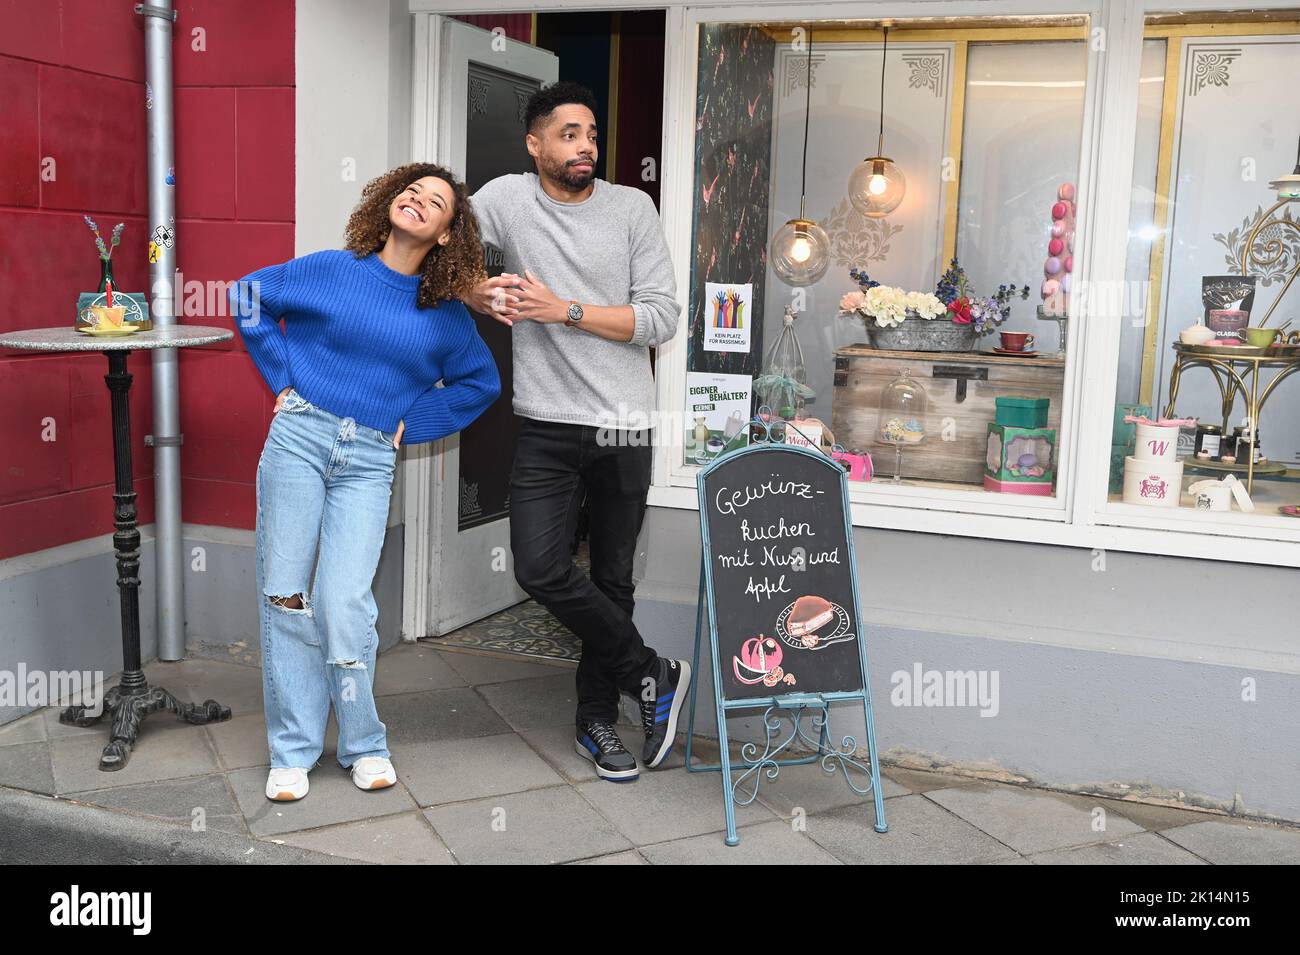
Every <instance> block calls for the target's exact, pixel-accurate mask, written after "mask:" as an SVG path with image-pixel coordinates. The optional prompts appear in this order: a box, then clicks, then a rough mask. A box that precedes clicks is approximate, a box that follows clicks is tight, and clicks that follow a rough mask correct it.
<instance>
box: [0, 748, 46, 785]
mask: <svg viewBox="0 0 1300 955" xmlns="http://www.w3.org/2000/svg"><path fill="white" fill-rule="evenodd" d="M0 786H11V787H13V788H14V789H26V790H28V791H29V792H34V793H53V792H54V768H53V766H52V765H51V763H50V743H49V741H48V740H44V739H41V740H36V741H34V742H30V743H11V744H10V745H8V746H5V747H4V748H3V749H0Z"/></svg>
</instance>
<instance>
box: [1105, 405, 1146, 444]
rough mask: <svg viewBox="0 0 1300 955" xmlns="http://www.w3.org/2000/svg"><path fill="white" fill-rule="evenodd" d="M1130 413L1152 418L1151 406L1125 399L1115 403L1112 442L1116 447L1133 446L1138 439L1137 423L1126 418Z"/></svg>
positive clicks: (1139, 416)
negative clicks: (1131, 422)
mask: <svg viewBox="0 0 1300 955" xmlns="http://www.w3.org/2000/svg"><path fill="white" fill-rule="evenodd" d="M1129 415H1132V416H1133V417H1134V418H1150V417H1151V406H1150V405H1144V404H1135V403H1132V402H1123V401H1117V402H1116V403H1115V423H1114V425H1113V426H1112V428H1111V433H1110V443H1111V444H1112V445H1114V446H1116V447H1125V448H1131V447H1133V443H1134V442H1135V441H1136V440H1137V425H1135V424H1130V423H1129V422H1127V421H1125V420H1124V419H1125V418H1126V417H1128V416H1129Z"/></svg>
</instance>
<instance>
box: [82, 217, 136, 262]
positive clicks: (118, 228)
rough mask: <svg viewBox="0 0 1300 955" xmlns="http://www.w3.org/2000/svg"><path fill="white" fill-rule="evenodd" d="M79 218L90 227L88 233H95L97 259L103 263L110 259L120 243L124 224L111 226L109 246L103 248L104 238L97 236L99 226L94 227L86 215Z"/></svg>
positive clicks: (93, 222)
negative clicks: (97, 251) (111, 232)
mask: <svg viewBox="0 0 1300 955" xmlns="http://www.w3.org/2000/svg"><path fill="white" fill-rule="evenodd" d="M81 218H82V219H84V220H85V222H86V225H88V226H90V231H91V232H93V233H95V248H96V249H98V250H99V257H100V258H101V259H104V260H105V261H107V260H109V259H111V258H112V257H113V250H114V249H116V248H117V246H118V244H119V243H120V242H121V241H122V229H123V227H124V226H125V225H126V223H125V222H119V223H118V224H117V225H115V226H113V234H112V235H111V236H110V237H109V244H108V245H107V246H105V245H104V238H103V236H101V235H100V234H99V226H97V225H95V220H94V219H92V218H91V217H90V216H88V215H83V216H82V217H81Z"/></svg>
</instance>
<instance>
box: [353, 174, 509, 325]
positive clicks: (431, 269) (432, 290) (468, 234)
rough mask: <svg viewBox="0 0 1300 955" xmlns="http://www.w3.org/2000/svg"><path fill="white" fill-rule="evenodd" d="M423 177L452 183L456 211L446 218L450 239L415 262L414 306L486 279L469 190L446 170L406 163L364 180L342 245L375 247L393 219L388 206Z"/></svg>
mask: <svg viewBox="0 0 1300 955" xmlns="http://www.w3.org/2000/svg"><path fill="white" fill-rule="evenodd" d="M425 176H436V177H437V178H439V179H441V180H443V181H444V182H446V183H447V185H449V186H451V191H452V194H453V195H454V196H455V197H456V211H455V214H454V215H453V216H452V219H451V238H450V239H449V240H448V242H447V244H446V245H436V244H435V245H434V247H433V248H432V249H430V250H429V254H428V255H426V256H425V257H424V261H423V262H421V263H420V290H419V292H417V293H416V299H415V302H416V306H417V307H419V308H437V307H438V303H439V302H440V301H441V300H442V299H448V298H450V299H456V298H460V297H461V296H462V295H467V294H469V291H470V289H472V288H473V287H474V286H475V285H477V284H479V283H480V282H482V281H484V280H485V279H486V278H487V271H486V270H485V269H484V268H483V242H482V239H481V238H480V237H479V229H478V219H477V218H476V217H475V215H474V210H473V209H471V208H470V203H469V192H468V190H466V188H465V184H464V183H462V182H459V181H458V180H457V179H456V177H455V176H454V175H453V174H452V173H451V171H450V170H447V169H444V168H443V167H442V166H438V165H435V164H433V163H427V162H413V163H407V164H406V165H404V166H398V167H397V168H396V169H392V170H389V171H388V172H386V173H384V174H383V175H382V176H377V177H375V178H374V179H372V180H370V181H369V182H368V183H366V187H365V188H364V189H363V190H361V201H360V202H358V203H357V207H356V208H355V209H353V210H352V215H351V216H350V217H349V218H348V226H347V229H346V230H345V232H344V248H346V249H348V250H349V251H351V252H352V253H353V254H355V255H356V257H357V258H362V257H363V256H367V255H370V254H371V253H372V252H378V251H379V250H380V249H382V248H383V247H384V243H385V242H386V241H387V240H388V234H389V233H390V232H391V231H392V228H393V226H392V223H391V222H389V220H388V208H389V206H391V205H392V203H393V200H394V199H395V198H397V195H398V194H399V193H400V192H401V191H402V190H403V189H405V188H406V187H407V186H409V185H410V184H411V183H413V182H415V181H416V180H417V179H423V178H424V177H425Z"/></svg>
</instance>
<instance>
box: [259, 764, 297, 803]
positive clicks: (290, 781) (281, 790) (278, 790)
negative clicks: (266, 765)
mask: <svg viewBox="0 0 1300 955" xmlns="http://www.w3.org/2000/svg"><path fill="white" fill-rule="evenodd" d="M305 795H307V770H305V769H273V770H271V771H270V772H269V773H267V774H266V798H267V799H274V800H275V801H276V802H293V801H294V800H296V799H301V798H302V797H303V796H305Z"/></svg>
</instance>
